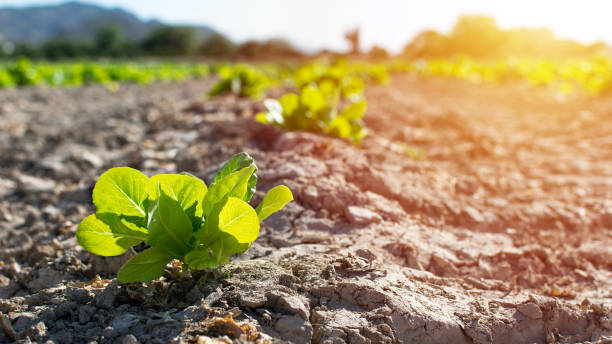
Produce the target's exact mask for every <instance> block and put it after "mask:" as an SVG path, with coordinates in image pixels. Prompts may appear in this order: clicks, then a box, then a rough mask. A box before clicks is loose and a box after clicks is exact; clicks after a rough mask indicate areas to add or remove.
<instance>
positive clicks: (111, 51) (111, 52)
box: [95, 25, 124, 56]
mask: <svg viewBox="0 0 612 344" xmlns="http://www.w3.org/2000/svg"><path fill="white" fill-rule="evenodd" d="M123 45H124V38H123V31H122V29H121V28H120V27H119V26H117V25H106V26H102V27H100V28H99V29H98V31H97V32H96V37H95V46H96V53H97V55H99V56H119V55H124V52H123V51H122V48H123Z"/></svg>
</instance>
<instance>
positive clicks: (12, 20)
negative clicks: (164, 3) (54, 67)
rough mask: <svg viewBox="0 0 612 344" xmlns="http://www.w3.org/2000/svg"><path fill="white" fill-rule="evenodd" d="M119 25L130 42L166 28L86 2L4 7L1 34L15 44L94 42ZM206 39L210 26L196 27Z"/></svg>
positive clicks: (124, 11) (117, 9)
mask: <svg viewBox="0 0 612 344" xmlns="http://www.w3.org/2000/svg"><path fill="white" fill-rule="evenodd" d="M107 25H115V26H118V27H120V28H121V29H122V31H123V35H124V37H125V38H126V39H128V40H138V39H141V38H143V37H144V36H145V35H146V34H147V33H149V32H150V31H151V30H152V29H154V28H156V27H158V26H160V25H163V23H161V22H159V21H157V20H148V21H143V20H141V19H140V18H138V17H137V16H136V15H134V14H133V13H131V12H128V11H126V10H123V9H120V8H105V7H101V6H97V5H92V4H87V3H82V2H67V3H64V4H59V5H45V6H32V7H0V35H2V37H3V38H4V39H5V40H9V41H13V42H15V43H31V44H38V43H41V42H44V41H46V40H48V39H49V38H62V39H67V40H82V41H85V40H91V39H93V37H94V36H95V33H96V31H97V30H98V29H99V28H100V27H103V26H107ZM195 28H196V29H197V31H198V32H199V33H200V35H201V36H202V37H201V38H202V39H203V38H206V37H207V36H208V35H211V34H213V33H215V30H213V29H212V28H210V27H207V26H197V27H195Z"/></svg>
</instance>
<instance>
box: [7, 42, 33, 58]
mask: <svg viewBox="0 0 612 344" xmlns="http://www.w3.org/2000/svg"><path fill="white" fill-rule="evenodd" d="M13 56H21V57H29V58H32V57H39V56H40V49H37V48H35V47H33V46H32V45H30V44H28V43H19V44H17V45H16V46H15V51H14V52H13Z"/></svg>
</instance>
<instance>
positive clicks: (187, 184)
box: [76, 152, 293, 283]
mask: <svg viewBox="0 0 612 344" xmlns="http://www.w3.org/2000/svg"><path fill="white" fill-rule="evenodd" d="M256 172H257V167H256V165H255V162H254V160H253V158H252V157H250V156H249V155H248V154H247V153H244V152H243V153H239V154H236V155H234V156H233V157H232V158H231V159H230V160H229V161H227V162H226V163H225V165H223V167H222V168H221V169H220V170H219V171H218V172H217V174H216V175H215V177H214V179H213V181H212V182H211V183H210V185H209V186H208V187H207V186H206V184H205V183H204V181H202V180H201V179H199V178H197V177H194V176H192V175H190V174H188V173H181V174H159V175H155V176H153V177H151V178H148V177H147V176H145V175H144V174H142V173H141V172H140V171H138V170H135V169H132V168H129V167H117V168H112V169H110V170H108V171H106V172H105V173H103V174H102V175H101V176H100V178H99V179H98V181H97V183H96V185H95V187H94V189H93V203H94V204H95V206H96V213H95V214H93V215H90V216H88V217H86V218H85V219H84V220H83V221H81V223H80V224H79V227H78V228H77V231H76V237H77V240H78V242H79V244H81V246H83V247H84V248H85V249H86V250H87V251H89V252H91V253H94V254H97V255H101V256H116V255H120V254H122V253H124V252H125V251H126V250H127V249H129V248H130V247H131V246H135V245H138V244H140V243H142V242H145V243H146V244H148V245H150V247H149V248H147V249H145V250H144V251H142V252H140V253H138V254H137V255H136V256H134V257H133V258H132V259H130V260H129V261H128V262H127V263H126V264H125V265H124V266H123V267H122V268H121V270H120V271H119V274H118V276H117V278H118V280H119V281H120V282H124V283H126V282H144V281H150V280H153V279H156V278H159V277H161V276H162V275H163V272H164V269H165V267H166V264H168V263H169V262H170V261H171V260H172V259H178V260H180V261H182V262H183V263H184V266H186V267H188V268H189V269H192V270H202V269H208V268H216V267H218V266H219V265H220V264H222V263H225V262H228V261H229V258H230V256H231V255H232V254H235V253H242V252H244V251H246V250H247V249H248V248H249V247H250V246H251V243H252V242H253V241H255V239H257V236H258V235H259V223H260V221H263V220H264V219H265V218H267V217H268V216H270V215H271V214H272V213H274V212H276V211H279V210H281V209H282V208H283V207H284V206H285V204H287V203H288V202H290V201H292V200H293V195H292V194H291V191H290V190H289V188H287V187H286V186H284V185H279V186H276V187H274V188H272V189H271V190H270V191H269V192H268V193H267V194H266V195H265V197H264V198H263V200H262V201H261V203H260V204H259V205H258V206H257V208H256V209H253V208H252V207H251V206H250V205H249V204H248V202H249V200H250V199H251V197H252V196H253V193H254V192H255V184H256V183H257V175H256V174H255V173H256Z"/></svg>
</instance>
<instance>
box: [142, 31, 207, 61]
mask: <svg viewBox="0 0 612 344" xmlns="http://www.w3.org/2000/svg"><path fill="white" fill-rule="evenodd" d="M197 40H198V35H197V32H196V30H195V29H194V28H191V27H183V26H160V27H159V28H156V29H154V30H153V31H151V33H150V34H149V35H147V36H146V37H145V38H144V39H143V40H142V42H141V48H142V49H143V51H144V52H145V53H148V54H153V55H163V56H181V55H190V54H192V53H194V52H195V50H196V48H197V44H198V41H197Z"/></svg>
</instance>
